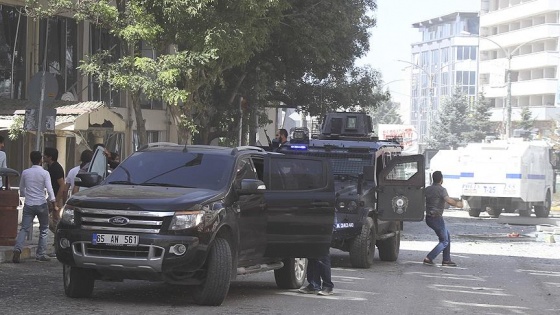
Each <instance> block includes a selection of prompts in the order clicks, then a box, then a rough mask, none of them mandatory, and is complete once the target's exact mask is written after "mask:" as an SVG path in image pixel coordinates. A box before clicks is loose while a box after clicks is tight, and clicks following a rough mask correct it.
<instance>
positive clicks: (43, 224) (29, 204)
mask: <svg viewBox="0 0 560 315" xmlns="http://www.w3.org/2000/svg"><path fill="white" fill-rule="evenodd" d="M29 157H30V159H31V163H32V164H33V166H31V167H30V168H28V169H26V170H24V171H23V172H22V173H21V179H20V181H19V191H20V196H21V197H25V202H24V204H23V217H22V220H21V229H20V230H19V233H18V235H17V238H16V245H15V246H14V256H13V258H12V262H14V263H19V262H20V255H21V251H22V249H23V244H24V242H25V237H26V236H27V233H28V231H29V229H30V228H32V227H33V219H34V218H35V216H37V218H38V219H39V232H40V234H39V244H38V246H37V252H36V253H35V258H36V259H37V260H38V261H49V260H50V259H49V258H48V257H47V255H46V251H47V236H48V234H47V233H48V231H49V211H53V210H54V205H55V201H56V198H55V195H54V191H53V188H52V184H51V177H50V175H49V172H47V171H46V170H44V169H43V167H42V166H41V165H42V162H43V155H42V154H41V152H39V151H33V152H31V154H29ZM45 189H46V190H47V193H48V196H49V197H48V200H49V203H48V205H47V201H46V200H45Z"/></svg>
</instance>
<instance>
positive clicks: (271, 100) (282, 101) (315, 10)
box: [206, 0, 388, 139]
mask: <svg viewBox="0 0 560 315" xmlns="http://www.w3.org/2000/svg"><path fill="white" fill-rule="evenodd" d="M287 3H288V4H289V5H288V7H287V8H285V9H284V10H283V11H282V15H281V20H280V23H278V24H277V25H276V27H274V28H273V29H272V33H271V34H270V37H269V41H268V42H267V44H268V45H267V46H266V47H265V48H264V49H263V50H262V51H260V52H257V53H255V55H254V56H253V57H252V58H251V59H250V60H249V61H248V62H247V63H245V64H243V65H240V66H238V67H235V68H232V69H231V70H228V71H226V72H224V76H223V78H224V80H223V81H221V82H218V83H217V84H216V85H215V86H214V89H213V91H212V96H213V98H212V99H211V100H209V102H211V103H212V104H214V105H215V106H216V107H219V110H217V111H216V113H215V114H214V115H213V116H212V117H210V123H207V124H206V126H212V127H213V130H214V131H213V132H212V134H211V135H210V136H208V138H209V139H211V138H213V137H217V136H222V137H225V136H231V135H234V134H236V126H237V123H234V121H235V117H239V116H240V113H239V110H238V108H239V105H238V104H239V99H240V97H243V98H244V99H246V100H247V102H248V104H249V108H250V112H253V113H255V116H259V117H261V118H262V115H261V114H262V110H263V109H264V108H265V106H270V107H275V106H288V107H298V108H300V109H301V110H302V111H304V112H307V113H309V114H310V115H312V116H321V115H322V114H324V113H326V112H330V111H333V110H337V109H341V108H344V109H357V108H360V109H367V108H373V107H375V106H377V105H378V104H380V103H382V102H385V101H387V100H388V95H387V94H386V93H377V91H378V89H375V87H376V86H379V85H380V84H379V82H380V74H379V73H378V72H377V71H375V70H373V69H371V68H370V67H355V66H354V61H355V60H356V59H357V58H359V57H361V56H363V55H364V54H365V53H366V52H367V51H368V50H369V35H368V29H370V28H371V27H373V26H374V25H375V19H373V18H372V17H371V16H370V15H369V14H370V13H371V12H372V11H373V10H374V9H375V8H376V5H375V1H370V0H368V1H337V0H325V1H301V0H289V1H287ZM259 121H260V122H261V123H262V122H263V120H259ZM245 125H246V124H245ZM216 127H218V128H216ZM209 128H211V127H209Z"/></svg>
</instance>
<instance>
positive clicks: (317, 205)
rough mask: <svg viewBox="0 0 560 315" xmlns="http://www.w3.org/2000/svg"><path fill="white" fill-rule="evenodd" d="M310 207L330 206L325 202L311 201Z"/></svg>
mask: <svg viewBox="0 0 560 315" xmlns="http://www.w3.org/2000/svg"><path fill="white" fill-rule="evenodd" d="M311 205H312V206H315V207H328V206H330V205H331V204H330V203H328V202H326V201H313V202H312V203H311Z"/></svg>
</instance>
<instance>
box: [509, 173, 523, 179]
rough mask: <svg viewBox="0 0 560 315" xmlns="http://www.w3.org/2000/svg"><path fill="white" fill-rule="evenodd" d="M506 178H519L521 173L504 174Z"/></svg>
mask: <svg viewBox="0 0 560 315" xmlns="http://www.w3.org/2000/svg"><path fill="white" fill-rule="evenodd" d="M506 178H510V179H521V174H506Z"/></svg>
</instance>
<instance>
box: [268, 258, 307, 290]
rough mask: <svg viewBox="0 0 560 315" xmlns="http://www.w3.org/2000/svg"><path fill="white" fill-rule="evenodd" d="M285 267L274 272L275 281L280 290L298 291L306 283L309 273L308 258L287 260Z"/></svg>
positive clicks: (284, 261)
mask: <svg viewBox="0 0 560 315" xmlns="http://www.w3.org/2000/svg"><path fill="white" fill-rule="evenodd" d="M282 262H283V263H284V267H282V268H280V269H276V270H274V279H275V280H276V285H277V286H278V288H280V289H298V288H301V287H302V286H303V283H304V282H305V274H306V272H307V259H306V258H286V259H284V260H282Z"/></svg>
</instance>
